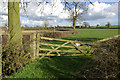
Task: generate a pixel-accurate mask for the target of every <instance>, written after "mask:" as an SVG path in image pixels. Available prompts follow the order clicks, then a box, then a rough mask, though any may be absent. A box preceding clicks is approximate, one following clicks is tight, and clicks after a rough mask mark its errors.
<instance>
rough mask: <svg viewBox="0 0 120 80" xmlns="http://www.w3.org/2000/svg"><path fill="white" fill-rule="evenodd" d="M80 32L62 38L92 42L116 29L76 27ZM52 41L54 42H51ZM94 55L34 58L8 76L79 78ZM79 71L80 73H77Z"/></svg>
mask: <svg viewBox="0 0 120 80" xmlns="http://www.w3.org/2000/svg"><path fill="white" fill-rule="evenodd" d="M77 30H78V31H80V33H77V34H73V35H70V36H68V37H65V38H63V39H69V40H76V39H77V40H80V41H83V42H92V41H97V40H100V39H104V38H108V37H111V36H114V35H118V30H117V29H77ZM51 43H54V42H51ZM92 57H94V56H90V57H88V56H78V57H63V56H61V57H52V58H44V59H42V60H40V59H36V60H34V61H33V62H30V63H28V64H26V66H25V67H24V68H23V69H21V70H20V71H19V72H16V73H13V74H12V75H11V76H8V77H10V78H80V77H83V75H82V71H83V72H84V71H85V70H87V69H89V68H91V67H92V65H94V64H93V63H92ZM79 72H81V73H79Z"/></svg>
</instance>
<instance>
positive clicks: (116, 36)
mask: <svg viewBox="0 0 120 80" xmlns="http://www.w3.org/2000/svg"><path fill="white" fill-rule="evenodd" d="M118 37H120V34H119V35H115V36H112V37H109V38H105V39H102V40H98V41H95V42H94V43H100V42H105V41H108V40H110V39H114V38H118Z"/></svg>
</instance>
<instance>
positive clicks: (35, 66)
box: [10, 56, 92, 78]
mask: <svg viewBox="0 0 120 80" xmlns="http://www.w3.org/2000/svg"><path fill="white" fill-rule="evenodd" d="M91 61H92V60H91V57H88V56H79V57H63V56H61V57H52V58H44V59H42V60H40V59H36V60H35V61H33V62H32V63H29V64H27V65H26V66H25V67H24V69H23V70H21V71H20V72H19V73H14V74H12V75H11V76H10V77H11V78H81V77H82V76H83V74H82V72H84V71H85V70H87V69H89V68H90V65H89V62H91ZM86 64H87V65H86ZM80 71H81V73H80Z"/></svg>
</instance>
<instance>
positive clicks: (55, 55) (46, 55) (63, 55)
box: [39, 54, 91, 56]
mask: <svg viewBox="0 0 120 80" xmlns="http://www.w3.org/2000/svg"><path fill="white" fill-rule="evenodd" d="M43 55H45V54H39V56H43ZM82 55H84V54H66V55H61V56H82ZM90 55H91V54H86V56H90ZM45 56H58V55H57V54H49V55H45Z"/></svg>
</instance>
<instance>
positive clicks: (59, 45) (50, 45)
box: [40, 43, 75, 48]
mask: <svg viewBox="0 0 120 80" xmlns="http://www.w3.org/2000/svg"><path fill="white" fill-rule="evenodd" d="M40 44H41V45H47V46H60V45H59V44H49V43H40ZM63 47H68V48H75V47H73V46H63Z"/></svg>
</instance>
